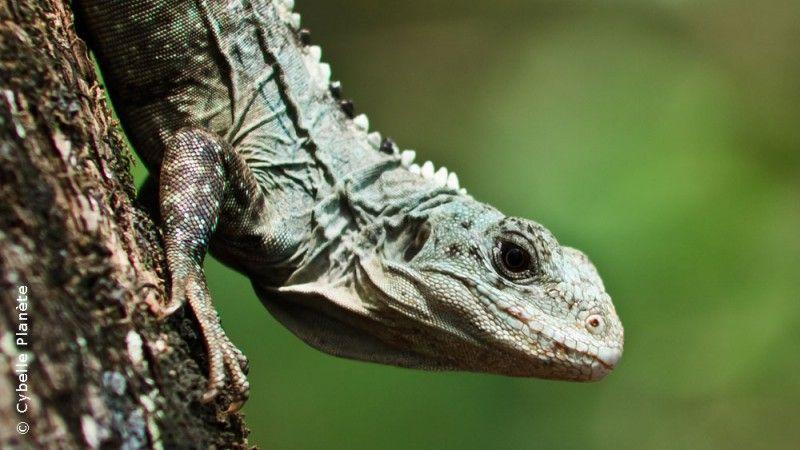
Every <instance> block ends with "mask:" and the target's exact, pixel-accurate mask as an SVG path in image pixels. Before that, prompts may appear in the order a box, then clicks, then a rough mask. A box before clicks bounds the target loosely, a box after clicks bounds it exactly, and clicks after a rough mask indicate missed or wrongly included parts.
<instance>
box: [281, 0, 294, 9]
mask: <svg viewBox="0 0 800 450" xmlns="http://www.w3.org/2000/svg"><path fill="white" fill-rule="evenodd" d="M283 4H284V5H286V7H287V8H289V10H290V11H291V10H293V9H294V0H283Z"/></svg>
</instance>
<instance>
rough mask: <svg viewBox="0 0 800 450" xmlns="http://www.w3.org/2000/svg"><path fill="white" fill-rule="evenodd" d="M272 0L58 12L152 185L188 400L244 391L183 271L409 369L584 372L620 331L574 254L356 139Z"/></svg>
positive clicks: (332, 90)
mask: <svg viewBox="0 0 800 450" xmlns="http://www.w3.org/2000/svg"><path fill="white" fill-rule="evenodd" d="M290 3H291V2H286V1H267V0H249V1H248V0H225V1H223V0H205V1H204V0H196V1H188V0H171V1H155V0H153V1H139V2H131V1H127V0H116V1H110V0H107V1H100V0H76V1H75V2H74V7H75V10H76V15H77V17H78V24H79V26H80V28H81V31H82V33H83V35H84V36H85V38H86V39H87V41H88V42H89V45H90V46H91V48H92V49H93V51H94V52H95V54H96V56H97V60H98V62H99V65H100V67H101V69H102V70H103V73H104V76H105V80H106V82H107V85H108V89H109V92H110V94H111V97H112V100H113V102H114V105H115V107H116V109H117V111H118V114H119V115H120V118H121V120H122V124H123V127H124V128H125V131H126V132H127V134H128V136H129V138H130V140H131V142H132V143H133V145H134V147H135V148H136V150H137V152H138V153H139V154H140V155H141V157H142V158H143V160H144V161H145V163H146V164H147V165H148V167H149V168H150V169H151V173H155V174H158V179H157V180H156V183H157V185H158V187H159V194H158V196H159V206H160V213H161V217H162V221H163V226H164V235H165V242H166V249H167V262H168V265H169V270H170V278H171V292H170V299H169V302H168V303H167V304H165V305H162V306H159V307H158V308H157V312H158V313H159V314H161V315H163V316H166V315H169V314H171V313H172V312H173V311H175V310H176V309H178V308H180V307H181V306H183V305H184V304H186V303H188V304H189V305H190V307H191V309H192V311H193V312H194V314H195V315H196V317H197V320H198V322H199V324H200V328H201V331H202V333H203V337H204V339H205V342H206V345H207V348H208V354H209V387H208V391H207V393H206V395H205V396H204V397H203V400H205V401H210V400H212V399H214V398H217V394H219V393H220V392H223V391H224V392H226V393H227V394H228V395H227V396H226V397H227V399H228V401H229V402H230V409H232V410H233V409H236V408H238V407H239V406H240V405H241V404H242V402H243V401H244V400H245V399H246V397H247V391H248V385H247V380H246V377H245V374H244V372H245V370H246V366H247V362H246V359H245V358H244V356H243V355H242V354H241V352H240V351H239V350H238V349H237V348H236V347H235V346H234V345H233V344H232V343H231V342H230V341H229V340H228V339H227V337H226V336H225V333H224V332H223V331H222V328H221V327H220V325H219V320H218V318H217V314H216V312H215V310H214V308H213V305H212V304H211V298H210V295H209V293H208V289H207V287H206V283H205V279H204V276H203V272H202V262H203V258H204V256H205V253H206V250H207V248H210V250H211V252H212V253H213V254H214V255H215V256H217V257H219V258H220V259H221V260H222V261H224V262H225V263H226V264H228V265H230V266H232V267H234V268H235V269H237V270H239V271H241V272H243V273H245V274H247V276H248V277H249V278H250V279H251V280H252V282H253V286H254V287H255V289H256V291H257V293H258V295H259V297H260V298H261V300H262V301H263V303H264V304H265V306H266V307H267V308H268V309H269V310H270V311H271V312H272V314H274V315H275V316H276V317H277V318H278V319H279V320H280V321H281V322H282V323H283V324H284V325H285V326H287V327H288V328H289V329H291V330H292V331H293V332H294V333H295V334H296V335H297V336H299V337H300V338H301V339H303V340H304V341H306V342H307V343H309V344H310V345H312V346H314V347H316V348H318V349H321V350H323V351H325V352H328V353H330V354H334V355H338V356H344V357H349V358H355V359H361V360H367V361H375V362H381V363H386V364H394V365H398V366H405V367H416V368H424V369H447V370H469V371H477V372H491V373H498V374H504V375H513V376H534V377H541V378H554V379H565V380H580V381H587V380H597V379H600V378H602V377H603V376H604V375H606V374H607V373H608V372H609V371H610V370H611V369H613V367H614V366H615V365H616V363H617V361H618V360H619V358H620V356H621V354H622V344H623V330H622V325H621V323H620V321H619V318H618V317H617V315H616V312H615V310H614V306H613V304H612V303H611V298H610V297H609V295H608V294H607V293H606V292H605V289H604V288H603V283H602V281H601V280H600V277H599V276H598V274H597V272H596V270H595V268H594V266H593V265H592V264H591V263H590V262H589V260H588V259H587V258H586V256H585V255H584V254H583V253H581V252H579V251H577V250H574V249H571V248H568V247H564V246H561V245H560V244H559V243H558V242H557V241H556V239H555V238H554V237H553V236H552V234H551V233H550V232H549V231H547V230H546V229H545V228H544V227H542V226H541V225H539V224H537V223H536V222H533V221H530V220H526V219H520V218H513V217H506V216H504V215H503V214H502V213H500V212H499V211H497V210H496V209H494V208H492V207H490V206H488V205H485V204H482V203H480V202H477V201H475V200H474V199H473V198H472V197H471V196H469V195H468V194H467V193H466V191H464V190H463V189H461V188H460V187H459V186H458V179H457V177H456V176H455V174H450V173H448V172H447V170H446V169H443V168H442V169H440V170H439V171H434V170H433V166H432V165H431V164H430V163H426V164H424V165H422V166H418V165H416V164H413V163H412V160H413V158H414V153H413V152H411V151H405V152H399V151H398V149H397V148H396V146H395V145H394V143H393V142H391V141H390V140H382V139H381V137H380V135H379V134H378V133H375V132H373V133H368V126H369V125H368V122H367V120H366V116H363V115H361V116H358V117H355V118H352V103H349V102H348V101H340V100H339V99H338V98H337V97H338V91H339V86H338V83H333V84H331V83H330V80H329V77H330V68H329V66H328V65H327V64H324V63H320V61H319V58H320V49H319V47H315V46H309V45H307V41H308V33H307V32H306V31H305V30H299V29H298V28H299V16H298V15H297V14H294V13H292V12H291V8H292V5H291V4H290Z"/></svg>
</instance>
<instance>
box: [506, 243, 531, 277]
mask: <svg viewBox="0 0 800 450" xmlns="http://www.w3.org/2000/svg"><path fill="white" fill-rule="evenodd" d="M528 259H529V258H528V253H527V252H526V251H525V250H523V249H521V248H519V247H517V246H516V245H514V244H504V245H503V263H505V265H506V267H507V268H508V270H511V271H512V272H522V271H523V270H525V269H527V268H528Z"/></svg>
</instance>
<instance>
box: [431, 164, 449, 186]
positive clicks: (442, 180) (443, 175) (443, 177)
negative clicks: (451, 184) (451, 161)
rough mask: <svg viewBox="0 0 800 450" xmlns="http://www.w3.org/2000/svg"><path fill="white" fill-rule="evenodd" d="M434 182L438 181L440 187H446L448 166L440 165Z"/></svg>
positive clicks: (434, 175) (434, 176)
mask: <svg viewBox="0 0 800 450" xmlns="http://www.w3.org/2000/svg"><path fill="white" fill-rule="evenodd" d="M433 182H434V183H436V185H437V186H439V187H445V186H446V185H447V168H446V167H440V168H439V170H437V171H436V173H435V174H433Z"/></svg>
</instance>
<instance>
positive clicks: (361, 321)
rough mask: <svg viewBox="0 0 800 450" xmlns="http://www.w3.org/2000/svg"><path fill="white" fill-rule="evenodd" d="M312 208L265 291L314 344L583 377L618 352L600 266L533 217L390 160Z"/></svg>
mask: <svg viewBox="0 0 800 450" xmlns="http://www.w3.org/2000/svg"><path fill="white" fill-rule="evenodd" d="M313 216H314V218H313V224H312V227H311V229H312V231H311V238H310V239H309V241H308V242H309V244H308V246H307V248H306V251H305V257H304V259H303V261H302V263H301V264H300V266H299V267H298V268H297V270H295V271H294V273H293V274H292V275H291V276H290V277H289V278H288V280H286V282H285V283H283V285H282V286H281V287H280V288H277V289H265V288H264V287H261V288H260V290H261V291H265V295H262V298H265V299H267V300H265V304H266V306H267V307H268V308H269V309H270V310H271V311H272V313H273V314H274V315H275V316H276V317H277V318H278V319H279V320H280V321H281V322H283V323H284V325H286V326H287V327H288V328H289V329H290V330H292V331H293V332H294V333H295V334H297V335H298V336H299V337H301V338H302V339H303V340H305V341H306V342H307V343H309V344H311V345H312V346H314V347H317V348H319V349H321V350H323V351H326V352H328V353H331V354H334V355H337V356H344V357H349V358H354V359H361V360H367V361H374V362H380V363H387V364H394V365H398V366H406V367H417V368H427V369H448V370H468V371H474V372H490V373H496V374H502V375H511V376H533V377H539V378H552V379H566V380H577V381H592V380H597V379H600V378H602V377H603V376H605V375H606V374H607V373H609V372H610V371H611V370H612V369H613V367H614V366H615V365H616V363H617V361H618V360H619V358H620V356H621V353H622V343H623V330H622V325H621V323H620V321H619V318H618V317H617V314H616V311H615V309H614V306H613V304H612V303H611V298H610V297H609V295H608V294H607V293H606V292H605V289H604V287H603V283H602V281H601V280H600V278H599V276H598V274H597V272H596V270H595V268H594V266H593V265H592V264H591V262H589V260H588V258H587V257H586V256H585V255H584V254H583V253H581V252H579V251H577V250H575V249H572V248H569V247H563V246H561V245H560V244H559V243H558V242H557V241H556V239H555V238H554V237H553V236H552V234H551V233H550V232H549V231H548V230H546V229H545V228H544V227H542V226H541V225H539V224H538V223H536V222H533V221H529V220H526V219H520V218H514V217H507V216H505V215H503V214H502V213H500V212H499V211H497V210H496V209H494V208H492V207H490V206H488V205H485V204H482V203H480V202H477V201H475V200H474V199H473V198H472V197H470V196H468V195H466V194H463V193H459V192H458V191H457V190H451V189H447V188H443V187H437V186H436V185H434V183H430V182H429V180H421V179H420V177H419V176H418V175H416V174H412V173H410V172H409V171H408V170H406V169H405V168H404V167H402V166H401V165H399V164H398V163H397V162H396V161H393V160H391V159H389V160H388V162H385V163H380V164H377V165H375V166H373V167H371V168H367V169H364V170H362V171H360V172H359V173H357V174H356V175H354V176H352V177H349V178H348V179H345V180H342V181H341V182H340V183H338V184H337V186H336V188H335V189H333V192H332V193H331V194H330V195H329V196H327V197H326V198H324V199H322V200H321V201H320V203H319V204H318V205H317V207H316V208H315V210H314V214H313ZM511 244H513V245H514V246H516V247H517V248H520V249H523V250H524V251H525V253H526V254H528V255H530V258H529V260H530V268H529V270H527V271H526V272H524V273H523V274H522V275H524V276H520V275H518V274H515V273H511V274H509V273H508V271H507V270H505V269H504V268H503V267H501V266H502V264H503V263H502V258H503V256H502V253H501V252H502V251H503V250H502V249H503V248H506V247H505V246H508V245H511ZM498 249H501V250H498ZM258 288H259V287H258V286H257V289H258ZM267 290H268V291H269V292H266V291H267ZM276 294H277V295H276ZM272 299H275V300H276V301H275V302H272V301H271V300H272Z"/></svg>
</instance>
